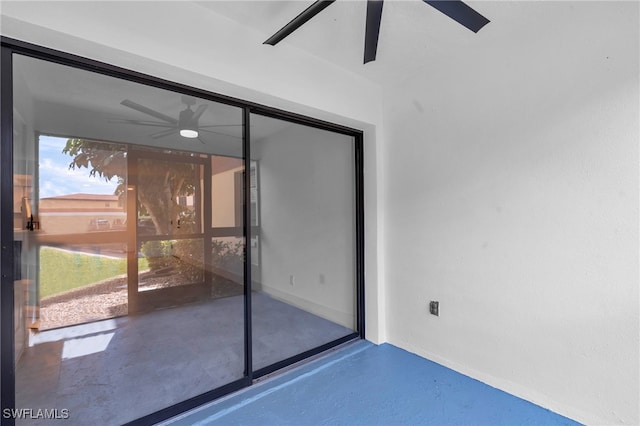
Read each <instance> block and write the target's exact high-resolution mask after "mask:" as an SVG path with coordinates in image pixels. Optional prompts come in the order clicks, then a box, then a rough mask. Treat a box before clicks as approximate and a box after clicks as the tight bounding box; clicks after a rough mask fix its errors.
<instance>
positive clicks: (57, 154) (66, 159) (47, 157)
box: [39, 136, 117, 198]
mask: <svg viewBox="0 0 640 426" xmlns="http://www.w3.org/2000/svg"><path fill="white" fill-rule="evenodd" d="M66 143H67V139H66V138H57V137H51V136H40V182H39V184H40V198H46V197H52V196H55V195H66V194H76V193H85V194H113V192H114V191H115V189H116V186H117V180H116V178H114V179H112V180H111V182H107V181H105V180H104V179H103V178H99V177H89V170H88V169H86V168H82V169H75V170H71V169H69V164H70V163H71V157H70V156H69V155H67V154H63V153H62V149H63V148H64V146H65V144H66Z"/></svg>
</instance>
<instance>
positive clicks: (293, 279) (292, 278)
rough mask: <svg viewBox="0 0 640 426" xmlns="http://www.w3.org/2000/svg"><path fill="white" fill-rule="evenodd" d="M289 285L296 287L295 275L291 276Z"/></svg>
mask: <svg viewBox="0 0 640 426" xmlns="http://www.w3.org/2000/svg"><path fill="white" fill-rule="evenodd" d="M289 284H290V285H296V277H295V276H294V275H289Z"/></svg>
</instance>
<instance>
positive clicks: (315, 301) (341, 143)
mask: <svg viewBox="0 0 640 426" xmlns="http://www.w3.org/2000/svg"><path fill="white" fill-rule="evenodd" d="M253 147H254V148H253V150H254V152H255V153H256V158H257V160H258V164H259V173H260V211H261V213H260V245H261V246H260V252H261V254H260V258H261V265H260V266H261V283H260V289H261V290H262V291H265V292H267V293H269V294H271V295H273V296H274V297H276V298H278V299H280V300H283V301H286V302H287V303H289V304H292V305H294V306H298V307H300V308H302V309H305V310H307V311H309V312H312V313H314V314H316V315H319V316H321V317H323V318H326V319H328V320H330V321H333V322H336V323H338V324H341V325H344V326H345V327H349V328H353V329H355V326H356V324H355V292H354V282H355V268H354V260H355V257H354V252H355V244H354V235H355V222H354V211H355V210H354V209H355V192H354V189H353V187H354V183H353V182H354V180H353V176H354V169H353V164H354V157H353V138H352V137H349V136H345V135H341V134H338V133H333V132H328V131H325V130H319V129H314V128H311V127H306V126H301V125H291V126H288V127H286V128H285V130H283V131H281V132H278V133H276V134H274V135H271V136H269V137H267V138H265V139H261V140H259V141H256V142H255V143H254V144H253ZM292 277H293V278H292Z"/></svg>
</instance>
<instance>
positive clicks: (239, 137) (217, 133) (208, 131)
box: [198, 128, 242, 139]
mask: <svg viewBox="0 0 640 426" xmlns="http://www.w3.org/2000/svg"><path fill="white" fill-rule="evenodd" d="M198 130H199V131H200V132H207V133H213V134H216V135H222V136H227V137H229V138H236V139H242V136H233V135H228V134H226V133H220V132H214V131H212V130H205V129H203V128H199V129H198Z"/></svg>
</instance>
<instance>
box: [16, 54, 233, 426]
mask: <svg viewBox="0 0 640 426" xmlns="http://www.w3.org/2000/svg"><path fill="white" fill-rule="evenodd" d="M13 75H14V117H15V125H14V127H15V132H14V153H15V154H14V158H13V161H14V170H15V172H14V173H15V174H14V193H15V198H14V218H13V220H14V226H15V235H16V243H15V247H16V273H17V274H16V282H15V288H16V292H15V294H16V300H15V303H14V307H15V316H16V332H15V342H16V366H15V368H16V406H17V407H19V408H32V409H34V410H37V409H39V408H42V409H48V410H51V409H58V410H63V409H65V410H68V414H69V416H70V417H71V418H72V419H75V420H74V421H75V422H76V423H77V422H81V423H83V424H123V423H126V422H129V421H132V420H135V419H137V418H139V417H142V416H145V415H148V414H151V413H153V412H155V411H158V410H161V409H163V408H166V407H168V406H171V405H174V404H177V403H179V402H181V401H184V400H186V399H188V398H191V397H194V396H196V395H200V394H202V393H204V392H207V391H210V390H213V389H216V388H219V387H221V386H223V385H226V384H229V383H231V382H233V381H236V380H239V379H241V378H242V377H243V376H244V374H245V373H244V367H245V366H244V299H243V291H244V288H243V286H242V283H243V281H244V278H243V270H242V268H240V269H237V268H236V267H235V266H234V265H235V263H234V262H237V259H236V260H234V261H232V262H228V263H225V264H224V265H222V266H221V265H218V266H217V267H219V270H218V271H225V273H227V278H226V279H227V280H228V281H227V282H226V284H225V285H223V284H220V280H219V279H218V278H217V276H216V275H215V274H214V271H213V262H214V260H213V256H212V253H213V247H214V246H215V244H216V241H218V237H220V239H221V240H224V238H223V237H224V236H220V235H218V234H215V235H214V233H213V228H212V226H211V225H212V224H213V219H212V208H211V206H214V205H216V206H224V205H228V206H232V207H231V211H232V212H234V211H235V210H234V209H235V205H234V203H235V202H236V199H235V198H234V197H235V194H234V193H233V191H232V192H229V193H224V192H222V193H220V192H215V191H213V189H212V182H213V175H212V160H211V157H213V158H215V157H231V158H239V157H241V156H242V152H243V151H242V110H241V109H239V108H235V107H230V106H227V105H223V104H219V103H216V102H212V101H209V100H206V99H200V98H194V97H189V96H183V95H181V94H179V93H174V92H170V91H166V90H161V89H158V88H153V87H149V86H144V85H140V84H137V83H134V82H131V81H125V80H118V79H115V78H112V77H108V76H104V75H100V74H96V73H92V72H88V71H83V70H78V69H74V68H71V67H67V66H63V65H59V64H55V63H49V62H45V61H41V60H38V59H35V58H30V57H25V56H20V55H14V70H13ZM49 135H55V136H49ZM194 136H195V137H194ZM234 167H235V172H240V173H241V174H242V171H243V167H244V163H243V162H240V163H239V164H236V165H235V166H234ZM234 191H236V189H235V188H234ZM234 218H235V216H234ZM234 220H235V219H234ZM225 226H226V225H225ZM230 226H231V227H236V228H240V229H241V228H242V226H243V224H242V220H240V222H237V220H236V221H235V222H234V223H233V224H232V225H230ZM232 231H233V228H232ZM234 232H235V231H233V232H231V234H230V235H228V237H232V242H233V244H232V247H239V248H237V250H239V252H240V254H238V253H236V254H232V253H229V254H228V255H227V257H228V258H229V259H231V258H233V256H239V257H240V258H242V253H243V252H244V248H243V247H244V240H243V238H241V235H242V234H239V235H235V234H234ZM225 238H226V237H225ZM224 241H226V240H224ZM229 274H232V275H229ZM218 275H219V274H218ZM229 277H231V278H229ZM223 296H225V297H223ZM63 299H64V302H65V303H67V304H66V305H62V301H63ZM194 302H197V303H194ZM54 308H55V310H54ZM157 308H162V309H157ZM132 313H136V315H132ZM63 314H64V316H63ZM56 321H57V322H56ZM80 323H81V324H80ZM43 423H46V419H44V420H43ZM18 424H34V419H23V420H19V421H18Z"/></svg>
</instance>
